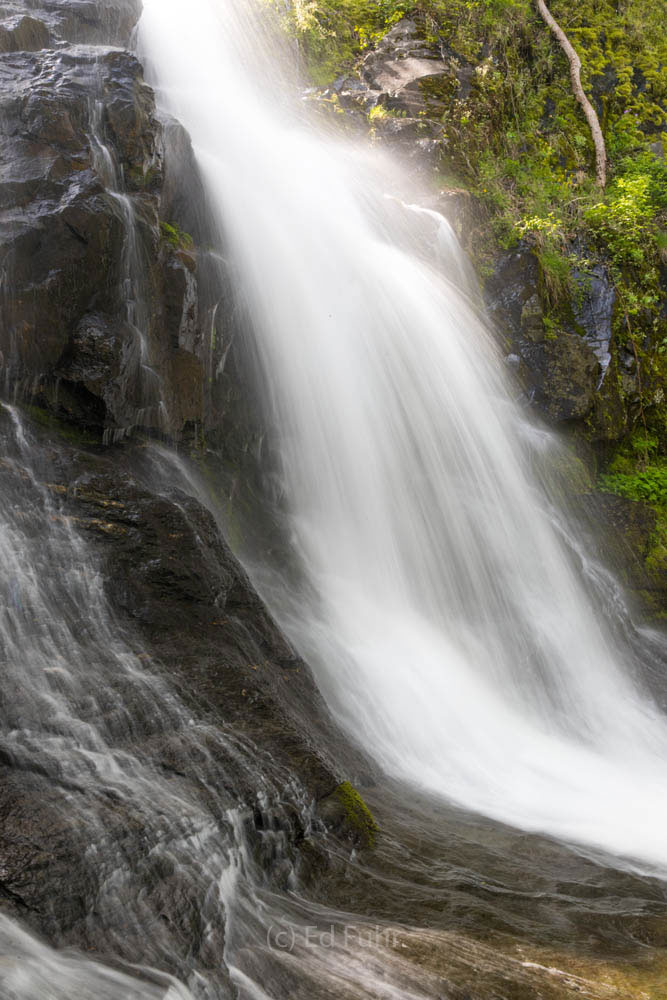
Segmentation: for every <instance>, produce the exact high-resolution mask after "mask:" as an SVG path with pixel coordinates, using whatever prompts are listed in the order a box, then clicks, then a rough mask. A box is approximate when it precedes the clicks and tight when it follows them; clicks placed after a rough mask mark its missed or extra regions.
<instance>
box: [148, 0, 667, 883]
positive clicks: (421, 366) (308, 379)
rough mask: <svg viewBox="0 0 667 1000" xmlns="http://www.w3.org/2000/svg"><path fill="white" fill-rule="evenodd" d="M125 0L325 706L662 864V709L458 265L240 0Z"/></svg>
mask: <svg viewBox="0 0 667 1000" xmlns="http://www.w3.org/2000/svg"><path fill="white" fill-rule="evenodd" d="M144 7H145V12H144V15H143V20H142V23H141V27H140V38H141V45H142V47H143V49H144V50H145V52H146V53H147V56H148V59H149V61H150V63H151V65H152V67H153V73H154V75H155V77H156V80H157V83H158V86H159V88H160V92H161V94H162V100H163V103H164V104H165V105H166V107H167V108H168V109H169V110H170V111H172V112H174V113H175V114H176V115H177V116H178V117H179V118H180V119H181V121H182V122H183V123H184V124H185V126H186V127H187V128H188V130H189V132H190V134H191V136H192V139H193V142H194V144H195V148H196V151H197V154H198V157H199V161H200V164H201V166H202V169H203V171H204V174H205V178H206V180H207V183H208V187H209V192H210V194H211V196H212V200H213V202H214V204H215V206H216V208H217V210H218V213H219V220H220V225H221V227H223V228H224V231H225V234H226V237H227V240H228V243H229V244H230V245H231V247H232V250H233V253H234V256H235V260H236V264H237V266H238V270H239V273H240V278H239V281H240V286H241V288H240V292H239V295H240V298H242V299H244V300H245V305H246V309H247V312H248V315H249V318H250V321H251V323H252V326H253V327H254V329H255V331H256V344H255V350H256V352H257V355H258V359H259V368H260V371H261V374H262V378H263V386H264V391H265V394H266V398H267V399H268V400H269V408H270V411H271V419H272V422H273V424H274V427H275V432H276V436H277V440H278V445H279V450H280V456H281V462H282V470H283V476H284V482H285V489H286V493H287V497H288V503H289V507H290V514H291V527H292V530H293V537H294V543H295V547H296V549H297V551H298V553H299V555H300V557H301V561H302V565H303V568H304V572H305V575H306V577H307V579H308V581H309V583H310V585H311V590H312V592H314V593H315V594H316V599H315V600H313V601H312V603H311V605H310V607H309V608H308V606H307V605H306V604H305V601H304V599H303V598H302V600H301V604H300V607H299V613H298V615H297V614H296V613H293V612H292V611H291V610H290V609H289V607H287V606H286V605H285V604H284V603H283V605H282V607H281V606H280V602H277V603H276V604H275V607H276V608H277V609H278V611H279V612H280V613H281V614H282V620H283V623H284V624H285V626H286V628H288V630H289V632H290V634H291V636H292V637H293V639H294V640H295V642H296V643H297V645H298V647H299V648H300V651H301V652H302V653H303V654H304V655H305V656H306V657H307V658H308V659H309V661H310V662H311V663H312V665H313V667H314V668H315V670H316V672H317V676H318V680H319V684H320V686H321V688H322V690H323V691H324V693H325V694H326V696H327V698H328V701H329V703H330V705H331V706H332V707H333V708H334V710H335V712H336V714H337V716H338V717H339V719H340V720H341V721H342V722H343V723H344V724H345V726H346V727H347V728H348V730H349V731H350V732H351V733H353V734H355V735H358V736H359V738H360V739H361V740H362V742H363V745H364V746H365V747H366V748H367V749H368V750H370V751H371V752H372V753H373V754H374V755H375V757H376V758H377V759H378V761H379V762H380V763H381V764H382V765H383V766H384V768H385V769H386V770H387V771H388V772H390V773H392V774H394V775H396V776H398V777H400V778H402V779H406V780H408V781H410V782H412V783H415V784H417V785H418V786H422V787H424V788H425V789H427V790H429V791H431V792H435V793H437V794H439V795H442V796H445V797H447V798H449V799H451V800H454V801H455V802H457V803H459V804H461V805H463V806H465V807H468V808H471V809H473V810H477V811H479V812H481V813H484V814H486V815H488V816H491V817H495V818H496V819H499V820H502V821H505V822H508V823H510V824H513V825H516V826H518V827H520V828H523V829H527V830H534V831H543V832H546V833H550V834H553V835H556V836H558V837H561V838H563V839H565V840H568V841H572V842H575V843H578V844H580V845H583V846H586V847H593V848H602V849H603V850H605V851H608V852H611V853H613V854H616V855H622V856H625V857H626V858H627V859H630V860H631V861H632V860H634V861H636V862H638V863H641V864H642V865H644V866H645V867H649V868H653V869H656V870H658V871H660V872H663V873H664V871H665V868H666V867H667V847H666V846H665V840H664V835H663V830H664V827H665V823H666V822H667V801H666V800H665V797H664V785H665V781H666V780H667V723H666V720H665V718H664V716H663V714H662V713H661V711H660V710H659V708H658V707H657V706H656V704H654V703H653V701H652V699H651V697H650V696H649V694H648V693H647V692H646V691H645V690H644V689H643V684H642V681H641V680H640V679H639V678H638V677H637V676H635V670H634V667H633V662H634V661H633V653H632V651H631V649H630V646H629V645H627V647H626V646H625V645H623V646H619V648H614V644H613V643H612V641H611V640H610V638H609V636H610V634H611V633H610V631H609V629H608V628H606V626H605V625H603V623H602V619H601V617H600V614H599V612H598V610H597V608H596V601H595V599H594V596H592V595H591V594H590V593H589V592H588V591H589V590H590V589H591V588H592V587H593V583H592V580H593V575H592V574H589V575H588V576H585V575H582V573H581V572H578V571H577V570H576V569H575V568H573V562H574V561H576V560H575V559H573V554H572V552H571V551H569V550H568V546H567V545H566V544H565V543H564V541H563V531H562V529H561V528H560V527H559V525H558V523H557V522H556V520H555V518H554V515H553V514H552V513H551V512H550V508H549V505H548V504H547V502H546V500H545V498H544V496H543V495H542V493H541V492H540V490H539V489H538V487H537V485H536V484H534V482H533V480H532V479H531V472H530V466H531V450H532V449H533V448H534V444H532V443H531V442H533V439H535V438H539V440H541V441H544V440H546V441H547V444H546V447H551V445H550V444H549V439H548V437H545V435H542V434H534V433H532V432H531V429H530V427H528V426H527V425H526V424H525V423H524V422H523V419H522V418H521V416H520V415H519V413H518V412H517V411H516V410H515V408H514V407H513V405H512V404H511V403H510V401H509V395H508V389H507V387H506V385H505V384H504V380H503V377H502V375H501V373H500V367H501V366H500V361H499V358H498V357H497V355H496V352H495V350H494V348H493V345H492V341H491V338H490V337H489V335H488V333H487V330H486V328H485V326H484V322H483V319H481V318H480V315H479V313H478V311H477V310H476V308H475V307H474V306H473V304H472V303H471V301H470V299H469V298H468V296H467V295H466V294H465V291H463V290H462V289H461V287H460V285H459V284H457V282H458V281H460V274H457V273H455V271H452V270H450V271H449V278H451V280H449V278H448V274H447V273H444V274H443V273H442V271H441V270H438V268H436V267H434V266H432V265H431V264H429V263H428V262H427V261H426V260H425V259H424V255H423V253H421V252H420V247H419V246H418V245H417V243H416V239H415V238H414V237H413V244H412V246H410V245H406V241H408V244H409V240H410V236H409V231H410V225H409V222H408V221H407V218H406V212H407V209H406V210H405V211H403V214H402V215H401V218H400V221H399V222H398V223H397V221H396V204H397V203H396V202H395V201H388V200H387V199H384V198H383V197H382V192H383V190H385V189H386V186H387V184H391V183H392V177H394V176H395V175H394V174H391V173H389V172H388V171H387V168H386V166H385V167H383V168H382V170H380V167H379V165H376V164H373V163H372V162H371V158H370V157H369V156H368V155H367V154H364V153H361V152H360V151H359V150H358V149H355V148H353V147H350V146H349V145H345V144H344V143H342V142H341V141H339V140H336V139H334V138H331V137H329V138H326V137H324V136H323V135H322V134H318V133H317V132H316V131H315V130H314V128H313V126H312V123H309V122H306V123H305V125H304V122H303V115H302V113H301V112H300V111H298V110H296V109H294V108H293V107H292V105H291V102H290V100H289V96H288V93H287V91H286V90H285V88H283V87H282V86H281V85H280V79H279V69H278V67H275V68H274V69H273V70H272V69H271V66H272V64H271V60H270V58H269V55H268V54H267V50H266V48H265V46H264V45H263V42H262V37H263V36H262V31H261V26H260V22H259V21H258V20H256V19H255V18H254V17H253V16H252V11H251V8H250V5H248V4H245V3H243V2H241V0H192V2H191V4H190V5H189V7H188V12H187V17H184V14H183V10H182V5H181V4H180V3H179V2H178V0H145V3H144ZM401 183H402V182H401V181H400V179H399V181H398V182H397V186H398V187H399V189H400V185H401ZM412 214H413V216H414V217H415V218H416V217H417V216H416V213H412ZM441 225H442V226H444V225H445V223H444V220H443V221H442V223H441ZM441 232H442V230H441ZM460 267H461V265H460V264H459V265H458V266H457V269H458V270H460ZM304 608H306V610H304ZM640 656H641V651H640Z"/></svg>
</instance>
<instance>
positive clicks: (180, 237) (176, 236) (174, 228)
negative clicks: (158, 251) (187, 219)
mask: <svg viewBox="0 0 667 1000" xmlns="http://www.w3.org/2000/svg"><path fill="white" fill-rule="evenodd" d="M160 231H161V232H162V238H163V240H164V241H165V243H167V244H168V245H169V246H170V247H171V248H172V249H173V250H192V248H193V247H194V240H193V239H192V237H191V236H190V234H189V233H184V232H183V230H182V229H181V228H180V227H179V226H178V225H177V224H176V223H175V222H161V223H160Z"/></svg>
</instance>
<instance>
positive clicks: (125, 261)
mask: <svg viewBox="0 0 667 1000" xmlns="http://www.w3.org/2000/svg"><path fill="white" fill-rule="evenodd" d="M90 123H91V132H90V142H91V148H92V151H93V166H94V169H95V171H96V173H97V175H98V177H99V179H100V181H101V182H102V184H103V186H104V188H105V190H106V193H107V195H108V196H109V197H110V198H112V199H113V201H114V203H115V204H116V206H117V209H118V214H119V217H120V218H121V220H122V223H123V231H124V241H123V253H122V262H121V268H122V273H121V287H120V289H119V292H120V297H121V301H122V302H123V303H124V307H125V321H126V324H127V328H128V330H129V332H130V337H129V338H127V342H126V347H125V350H124V355H123V358H122V362H121V374H120V378H119V382H120V385H119V391H120V392H121V393H122V395H123V397H124V398H130V399H132V398H135V399H136V400H137V404H138V405H137V406H136V408H135V410H134V414H133V418H132V419H131V421H130V422H129V423H128V424H126V425H125V426H123V427H115V428H107V429H106V430H105V432H104V443H105V444H106V445H109V444H117V443H118V442H120V441H122V440H123V439H125V438H126V437H129V436H130V435H131V434H132V431H133V430H134V429H135V428H136V427H146V426H149V427H150V426H157V427H161V428H162V429H163V430H167V428H168V419H167V418H168V414H167V413H166V409H165V404H164V399H163V397H164V392H163V386H162V379H161V376H160V375H159V373H158V372H157V370H156V368H155V367H154V365H153V364H152V363H151V353H150V346H149V339H148V331H149V330H150V326H151V317H150V315H149V311H148V303H149V301H150V296H149V294H148V289H147V287H146V282H147V279H148V274H149V273H150V272H149V268H148V261H147V259H146V256H145V250H144V248H143V247H142V244H141V240H140V234H139V221H138V218H137V210H136V207H135V204H134V200H133V199H132V197H131V196H130V195H128V194H126V193H125V184H124V179H123V171H122V168H121V167H120V166H119V164H118V162H117V160H116V157H115V156H114V153H113V150H112V149H111V147H110V146H109V145H108V144H107V143H106V142H105V139H104V104H103V102H102V101H101V100H99V99H96V100H92V101H91V107H90Z"/></svg>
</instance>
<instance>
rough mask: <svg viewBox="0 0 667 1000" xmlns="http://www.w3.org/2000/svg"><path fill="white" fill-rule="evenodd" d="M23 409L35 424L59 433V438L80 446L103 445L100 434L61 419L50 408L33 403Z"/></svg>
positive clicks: (94, 446) (93, 446)
mask: <svg viewBox="0 0 667 1000" xmlns="http://www.w3.org/2000/svg"><path fill="white" fill-rule="evenodd" d="M23 410H24V412H25V414H26V416H27V417H28V418H29V419H30V420H31V421H32V423H33V424H36V425H37V426H38V427H43V428H45V429H46V430H48V431H51V432H52V433H54V434H57V435H58V437H59V438H61V439H62V440H63V441H66V442H67V443H68V444H71V445H74V446H76V447H79V448H96V447H97V448H99V447H101V444H102V441H101V437H100V436H97V435H95V434H93V433H91V432H90V431H86V430H83V429H82V428H80V427H76V426H75V425H74V424H69V423H66V422H65V421H64V420H59V419H58V417H56V416H54V415H53V414H52V413H50V412H49V411H48V410H43V409H42V408H41V407H39V406H32V405H26V406H23Z"/></svg>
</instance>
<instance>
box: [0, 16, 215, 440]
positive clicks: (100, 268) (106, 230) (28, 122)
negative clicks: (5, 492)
mask: <svg viewBox="0 0 667 1000" xmlns="http://www.w3.org/2000/svg"><path fill="white" fill-rule="evenodd" d="M12 9H13V8H12ZM32 9H33V13H32V14H31V15H30V16H28V15H21V14H19V13H18V12H17V13H16V14H15V15H13V16H12V15H11V13H10V16H8V17H7V19H6V22H5V35H4V36H3V39H4V41H3V45H2V48H3V49H4V54H3V55H0V113H1V114H2V117H3V123H4V127H3V134H2V138H1V140H0V141H1V142H2V163H3V167H2V172H1V173H0V267H1V268H2V272H3V274H4V275H5V282H4V285H3V291H2V293H0V365H1V373H2V377H3V380H4V382H5V384H6V385H9V386H10V387H12V388H13V389H14V391H18V392H19V393H23V394H27V395H30V396H32V397H33V398H35V399H36V400H37V402H38V403H39V404H40V405H42V406H44V407H46V408H48V409H50V410H51V411H52V412H53V413H55V414H56V415H57V416H59V417H61V418H65V419H69V420H71V421H72V422H74V423H76V424H78V425H83V426H85V427H86V428H88V429H89V430H91V431H95V432H96V433H100V434H101V433H105V434H106V436H107V438H110V439H118V438H120V437H123V436H125V435H127V434H128V433H130V432H131V431H132V429H134V428H136V427H139V428H142V427H143V428H146V429H151V430H157V431H160V432H162V433H165V434H168V435H170V436H171V437H172V438H176V439H178V438H179V437H181V436H183V435H186V436H187V435H188V434H192V433H193V429H194V426H195V424H196V423H198V422H199V423H201V422H202V421H203V420H204V395H203V386H204V383H205V367H206V365H210V364H211V363H213V362H215V360H216V358H214V357H213V356H212V355H211V352H210V351H208V350H207V349H206V347H205V346H204V343H203V337H202V333H201V327H200V325H199V320H200V316H199V313H198V308H197V303H198V293H197V282H198V271H199V265H198V257H197V254H196V253H195V252H194V247H193V243H192V240H191V238H190V237H189V236H188V235H186V234H184V233H183V231H182V230H181V228H180V226H179V225H178V220H176V219H174V217H173V216H172V215H170V214H168V213H170V212H171V211H172V210H173V209H174V207H175V206H174V194H173V188H174V180H173V177H172V176H171V175H173V173H174V170H175V169H177V168H176V163H180V164H182V163H183V161H184V160H185V159H187V155H188V153H189V155H190V159H191V157H192V154H191V151H189V144H187V143H186V142H185V141H184V139H183V136H182V134H181V133H182V130H181V132H180V133H179V130H178V128H177V127H175V126H173V125H171V123H165V124H163V123H161V122H159V121H158V119H157V116H156V110H155V101H154V96H153V93H152V91H151V90H150V88H149V87H147V86H146V84H145V83H144V81H143V77H142V69H141V66H140V65H139V63H138V62H137V60H136V58H135V57H134V56H132V55H131V54H130V53H128V52H124V51H119V50H117V49H110V48H105V47H103V46H101V45H99V44H97V43H99V42H100V41H101V40H102V39H104V40H106V41H107V42H112V43H117V42H120V43H126V42H127V40H128V38H129V35H130V32H131V30H132V28H133V26H134V23H135V21H136V18H137V16H138V5H136V4H134V3H129V2H128V3H120V4H112V3H109V4H97V3H90V2H81V3H71V2H67V3H64V2H63V3H60V2H59V3H56V2H53V3H45V4H43V5H41V6H38V5H37V4H35V5H32ZM80 43H86V44H85V45H82V44H80ZM88 43H96V44H95V46H94V47H90V46H89V44H88ZM49 46H52V47H49ZM26 49H29V50H33V49H34V50H35V51H25V50H26ZM172 141H173V143H174V153H173V155H172V153H171V152H170V144H171V142H172ZM168 160H171V161H173V162H172V164H171V165H170V167H169V168H167V167H166V165H165V164H166V162H167V161H168ZM170 172H171V175H170V176H169V184H167V181H166V177H167V175H168V174H169V173H170ZM195 187H196V185H195ZM199 298H201V300H202V302H203V303H204V302H205V296H204V295H202V296H199ZM202 318H206V317H205V316H203V317H202ZM202 358H204V359H205V360H204V361H202Z"/></svg>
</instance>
